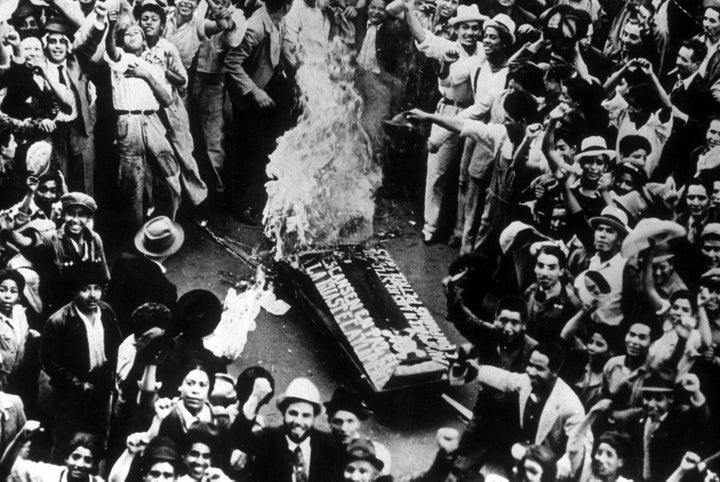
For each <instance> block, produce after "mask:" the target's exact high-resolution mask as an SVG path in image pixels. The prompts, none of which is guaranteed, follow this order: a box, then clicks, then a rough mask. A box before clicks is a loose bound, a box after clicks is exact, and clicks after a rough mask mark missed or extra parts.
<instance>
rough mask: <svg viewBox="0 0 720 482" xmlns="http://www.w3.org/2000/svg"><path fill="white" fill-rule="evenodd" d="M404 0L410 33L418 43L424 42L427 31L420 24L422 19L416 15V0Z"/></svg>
mask: <svg viewBox="0 0 720 482" xmlns="http://www.w3.org/2000/svg"><path fill="white" fill-rule="evenodd" d="M402 1H403V7H404V9H405V22H406V23H407V26H408V28H409V29H410V35H412V37H413V38H414V39H415V41H416V42H417V43H422V42H423V41H424V40H425V37H426V33H425V29H424V28H423V27H422V25H421V24H420V19H418V18H417V15H415V0H402Z"/></svg>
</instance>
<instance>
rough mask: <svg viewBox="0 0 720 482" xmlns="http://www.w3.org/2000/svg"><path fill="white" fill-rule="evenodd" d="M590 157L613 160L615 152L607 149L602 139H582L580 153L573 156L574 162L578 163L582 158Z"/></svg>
mask: <svg viewBox="0 0 720 482" xmlns="http://www.w3.org/2000/svg"><path fill="white" fill-rule="evenodd" d="M591 156H592V157H595V156H608V157H609V158H610V159H613V158H614V157H615V151H613V150H611V149H608V146H607V142H606V141H605V138H604V137H601V136H590V137H586V138H585V139H583V141H582V143H581V144H580V152H579V153H578V154H576V155H575V160H576V161H579V160H580V159H582V158H583V157H591Z"/></svg>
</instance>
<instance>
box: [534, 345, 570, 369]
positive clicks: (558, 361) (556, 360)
mask: <svg viewBox="0 0 720 482" xmlns="http://www.w3.org/2000/svg"><path fill="white" fill-rule="evenodd" d="M532 351H534V352H538V353H540V354H541V355H545V356H546V357H548V368H549V369H550V371H551V372H554V373H557V372H559V371H560V369H561V368H562V366H563V364H564V363H565V352H564V351H563V349H562V348H560V345H558V344H557V343H554V342H548V343H540V344H539V345H537V346H535V348H533V349H532Z"/></svg>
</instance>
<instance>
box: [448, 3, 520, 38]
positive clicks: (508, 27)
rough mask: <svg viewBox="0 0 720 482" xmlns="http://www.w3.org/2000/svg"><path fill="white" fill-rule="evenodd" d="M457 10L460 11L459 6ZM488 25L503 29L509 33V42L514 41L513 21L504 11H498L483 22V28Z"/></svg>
mask: <svg viewBox="0 0 720 482" xmlns="http://www.w3.org/2000/svg"><path fill="white" fill-rule="evenodd" d="M458 11H460V8H459V7H458ZM488 27H495V28H497V29H501V30H505V31H506V33H508V34H510V43H511V44H514V43H515V22H514V21H513V19H511V18H510V17H508V16H507V15H505V14H504V13H498V14H497V15H495V16H494V17H493V18H492V19H491V20H488V21H487V22H485V25H484V26H483V28H485V29H487V28H488Z"/></svg>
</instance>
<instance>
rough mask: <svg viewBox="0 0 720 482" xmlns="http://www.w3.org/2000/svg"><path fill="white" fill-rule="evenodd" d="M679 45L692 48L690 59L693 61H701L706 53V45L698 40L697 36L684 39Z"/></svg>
mask: <svg viewBox="0 0 720 482" xmlns="http://www.w3.org/2000/svg"><path fill="white" fill-rule="evenodd" d="M681 47H685V48H686V49H689V50H692V52H693V53H692V56H691V57H690V60H692V61H693V62H695V63H699V62H702V60H703V59H704V58H705V56H706V55H707V46H706V45H705V43H704V42H702V41H700V39H697V38H691V39H688V40H686V41H684V42H683V43H682V46H681Z"/></svg>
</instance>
